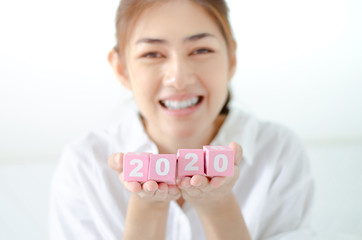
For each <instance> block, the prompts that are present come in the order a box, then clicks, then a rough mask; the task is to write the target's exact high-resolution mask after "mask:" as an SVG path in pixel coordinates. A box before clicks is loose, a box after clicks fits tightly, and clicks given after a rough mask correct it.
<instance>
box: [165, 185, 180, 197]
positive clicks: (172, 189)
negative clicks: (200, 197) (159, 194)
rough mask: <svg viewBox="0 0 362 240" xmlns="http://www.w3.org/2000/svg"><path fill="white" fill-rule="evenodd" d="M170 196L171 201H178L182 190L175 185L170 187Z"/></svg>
mask: <svg viewBox="0 0 362 240" xmlns="http://www.w3.org/2000/svg"><path fill="white" fill-rule="evenodd" d="M168 194H169V195H170V198H171V199H178V198H179V197H180V196H181V192H180V190H179V189H178V188H177V187H176V186H175V185H169V186H168Z"/></svg>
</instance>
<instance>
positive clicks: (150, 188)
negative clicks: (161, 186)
mask: <svg viewBox="0 0 362 240" xmlns="http://www.w3.org/2000/svg"><path fill="white" fill-rule="evenodd" d="M142 189H143V190H144V191H145V192H148V193H154V192H155V191H156V190H157V189H158V184H157V183H156V182H155V181H147V182H145V183H144V184H143V185H142Z"/></svg>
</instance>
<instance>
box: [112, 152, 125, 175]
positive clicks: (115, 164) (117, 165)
mask: <svg viewBox="0 0 362 240" xmlns="http://www.w3.org/2000/svg"><path fill="white" fill-rule="evenodd" d="M108 166H109V167H110V168H111V169H113V170H115V171H116V172H117V173H118V174H119V173H121V172H122V171H123V153H113V154H112V155H111V156H109V158H108Z"/></svg>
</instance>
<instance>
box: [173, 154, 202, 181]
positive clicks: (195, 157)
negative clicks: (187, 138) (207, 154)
mask: <svg viewBox="0 0 362 240" xmlns="http://www.w3.org/2000/svg"><path fill="white" fill-rule="evenodd" d="M193 175H204V151H203V150H202V149H179V150H178V151H177V177H178V178H180V177H185V176H193Z"/></svg>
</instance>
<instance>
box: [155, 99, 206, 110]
mask: <svg viewBox="0 0 362 240" xmlns="http://www.w3.org/2000/svg"><path fill="white" fill-rule="evenodd" d="M161 102H162V104H163V105H164V106H165V107H166V108H168V109H173V110H178V109H184V108H188V107H191V106H194V105H196V104H197V103H198V102H199V98H198V97H193V98H190V99H187V100H184V101H171V100H164V101H161Z"/></svg>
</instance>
